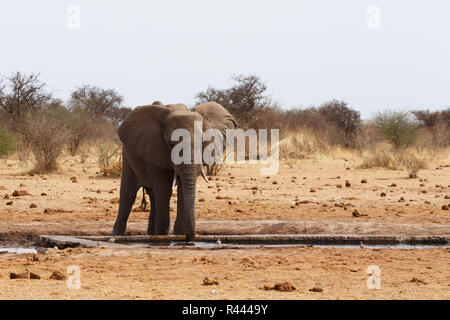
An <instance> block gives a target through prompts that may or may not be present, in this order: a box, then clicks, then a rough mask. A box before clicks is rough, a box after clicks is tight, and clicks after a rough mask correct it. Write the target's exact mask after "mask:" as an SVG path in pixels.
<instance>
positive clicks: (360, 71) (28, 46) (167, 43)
mask: <svg viewBox="0 0 450 320" xmlns="http://www.w3.org/2000/svg"><path fill="white" fill-rule="evenodd" d="M71 5H76V6H78V7H79V8H80V29H73V30H70V29H69V28H68V22H69V26H72V27H73V26H74V23H75V26H76V19H75V20H74V19H73V17H74V16H73V15H71V14H70V13H68V12H67V8H68V7H69V6H71ZM370 6H376V7H375V11H376V10H378V9H379V16H378V17H379V19H378V18H377V16H376V14H374V11H373V10H371V9H369V10H368V8H369V7H370ZM370 8H372V7H370ZM377 8H378V9H377ZM74 21H75V22H74ZM368 22H369V24H368ZM368 25H369V26H371V28H369V26H368ZM377 26H379V29H377V28H376V27H377ZM0 30H1V47H0V74H2V75H5V76H7V75H10V74H11V73H13V72H15V71H22V72H25V73H30V72H41V73H42V75H41V79H42V80H45V81H46V82H47V84H48V88H49V89H50V90H53V91H54V92H55V94H56V95H57V96H58V97H60V98H62V99H68V97H69V95H70V92H71V91H73V90H74V89H75V87H76V86H80V85H82V84H91V85H96V86H99V87H102V88H114V89H116V90H117V91H118V92H119V93H120V94H122V95H123V96H124V98H125V105H127V106H130V107H134V106H136V105H143V104H149V103H151V102H152V101H154V100H157V99H158V100H161V101H163V102H165V103H177V102H182V103H185V104H187V105H193V103H194V99H195V94H196V93H197V92H199V91H202V90H205V89H206V88H207V87H208V85H214V86H216V87H218V88H224V87H228V86H230V85H231V84H232V82H231V79H230V77H231V75H232V74H249V73H252V74H258V75H260V76H261V77H262V79H263V80H264V81H265V83H266V84H267V86H268V88H269V93H270V94H271V95H272V96H273V98H274V100H275V101H278V102H279V103H281V105H282V106H284V107H286V108H287V107H292V106H309V105H318V104H321V103H323V102H325V101H327V100H330V99H333V98H336V99H343V100H345V101H347V102H348V103H349V105H350V106H351V107H353V108H355V109H357V110H359V111H360V112H361V113H362V115H363V117H365V118H367V117H370V116H371V115H373V114H374V113H375V112H376V111H380V110H384V109H387V108H391V109H398V110H409V109H414V108H428V109H431V110H437V109H442V108H444V107H448V106H450V86H449V82H450V41H449V38H450V37H449V36H450V1H448V0H427V1H425V0H421V1H414V0H371V1H367V0H342V1H336V0H308V1H300V0H292V1H287V0H277V1H274V0H272V1H265V0H245V1H243V0H226V1H224V0H222V1H216V0H191V1H185V0H177V1H170V0H165V1H159V0H158V1H156V0H155V1H148V0H147V1H144V0H142V1H137V0H128V1H113V0H109V1H107V0H95V1H94V0H72V1H66V0H26V1H25V0H14V1H2V2H1V3H0Z"/></svg>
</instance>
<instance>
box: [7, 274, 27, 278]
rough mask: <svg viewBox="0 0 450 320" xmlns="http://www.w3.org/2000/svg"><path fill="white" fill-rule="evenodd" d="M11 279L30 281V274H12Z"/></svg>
mask: <svg viewBox="0 0 450 320" xmlns="http://www.w3.org/2000/svg"><path fill="white" fill-rule="evenodd" d="M9 278H10V279H28V273H27V272H22V273H15V272H10V273H9Z"/></svg>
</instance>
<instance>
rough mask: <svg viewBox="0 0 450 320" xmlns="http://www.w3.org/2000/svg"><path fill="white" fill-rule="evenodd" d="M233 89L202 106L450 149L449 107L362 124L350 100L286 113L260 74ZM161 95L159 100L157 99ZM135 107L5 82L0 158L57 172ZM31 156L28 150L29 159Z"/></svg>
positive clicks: (85, 93) (34, 81) (106, 95)
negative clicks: (67, 157)
mask: <svg viewBox="0 0 450 320" xmlns="http://www.w3.org/2000/svg"><path fill="white" fill-rule="evenodd" d="M232 80H233V84H232V85H231V86H230V87H229V88H224V89H218V88H214V87H208V88H207V89H206V90H205V91H201V92H199V93H197V95H196V102H197V103H201V102H205V101H215V102H218V103H220V104H221V105H223V106H224V107H225V108H226V109H228V110H229V111H230V112H231V114H232V115H233V116H234V117H235V118H236V120H237V121H238V123H239V126H240V127H241V128H243V129H247V128H255V129H258V128H279V129H280V134H281V137H282V138H283V137H284V136H287V135H289V134H290V133H292V132H295V131H297V130H300V129H308V130H310V131H311V132H315V133H317V134H318V135H321V136H325V137H326V139H327V142H328V143H330V144H333V145H340V146H342V147H345V148H370V147H371V146H373V145H374V144H376V143H378V142H380V141H387V142H389V143H391V144H392V145H393V146H394V147H395V148H397V149H400V148H405V147H408V146H411V145H414V144H416V143H418V141H420V138H421V137H422V138H423V140H425V141H426V143H427V144H428V145H432V146H435V147H438V148H445V147H448V146H450V128H449V126H450V108H447V109H445V110H441V111H428V110H416V111H412V112H398V111H396V112H393V111H384V112H381V113H379V114H377V115H376V116H375V117H374V119H371V120H368V121H363V120H362V119H361V116H360V113H359V112H358V111H357V110H355V109H353V108H351V107H350V106H349V105H348V104H347V103H346V102H345V101H340V100H331V101H328V102H325V103H323V104H321V105H318V106H311V107H307V108H301V107H294V108H289V109H285V108H281V106H280V105H279V104H278V103H276V102H274V101H273V99H272V97H271V96H270V95H269V94H268V93H267V86H266V84H265V83H264V82H263V81H262V80H261V78H260V77H259V76H257V75H234V76H232ZM157 98H158V97H155V99H157ZM131 110H132V109H131V108H129V107H125V106H124V105H123V97H122V96H121V95H120V94H119V93H118V92H117V91H116V90H114V89H102V88H98V87H95V86H90V85H82V86H80V87H77V88H75V89H74V91H73V92H72V93H71V95H70V99H69V100H68V101H67V102H64V101H62V100H61V99H59V98H57V97H55V95H54V94H53V93H52V92H50V91H48V89H47V87H46V84H45V82H42V81H41V80H40V75H39V74H30V75H25V74H23V73H20V72H17V73H14V74H12V75H11V76H9V77H2V78H1V80H0V156H1V157H5V156H8V155H9V154H11V153H12V152H17V153H18V154H19V157H20V155H21V154H22V151H25V150H30V151H31V152H32V153H33V155H34V157H35V159H36V168H35V171H36V172H50V171H53V170H55V169H56V166H57V159H58V157H59V156H60V155H61V153H62V152H63V151H64V150H65V148H66V149H67V150H68V151H69V152H70V153H71V154H72V155H76V154H77V152H78V151H79V150H80V148H81V147H82V146H83V145H84V144H86V143H88V142H89V141H92V140H95V139H101V140H105V139H106V140H108V141H116V142H118V140H117V134H116V128H117V126H118V125H119V123H120V122H121V121H122V120H123V119H124V118H125V117H126V115H127V114H128V113H129V112H130V111H131ZM25 153H26V152H24V154H25Z"/></svg>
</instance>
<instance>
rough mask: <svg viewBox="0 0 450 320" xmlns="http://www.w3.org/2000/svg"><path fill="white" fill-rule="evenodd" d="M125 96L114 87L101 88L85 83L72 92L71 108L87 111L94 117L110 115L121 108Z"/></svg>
mask: <svg viewBox="0 0 450 320" xmlns="http://www.w3.org/2000/svg"><path fill="white" fill-rule="evenodd" d="M122 101H123V97H122V96H121V95H119V94H118V93H117V92H116V90H114V89H101V88H98V87H94V86H90V85H83V86H81V87H79V88H77V89H76V90H75V91H74V92H72V95H71V98H70V101H69V108H70V110H72V111H73V112H86V113H88V114H89V115H90V117H91V118H93V119H98V118H103V117H109V116H110V115H111V114H112V113H114V112H115V111H116V110H117V109H118V108H121V104H122Z"/></svg>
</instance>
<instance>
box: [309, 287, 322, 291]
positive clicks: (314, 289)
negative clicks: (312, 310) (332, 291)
mask: <svg viewBox="0 0 450 320" xmlns="http://www.w3.org/2000/svg"><path fill="white" fill-rule="evenodd" d="M309 291H311V292H323V289H322V288H320V287H314V288H311V289H309Z"/></svg>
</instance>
